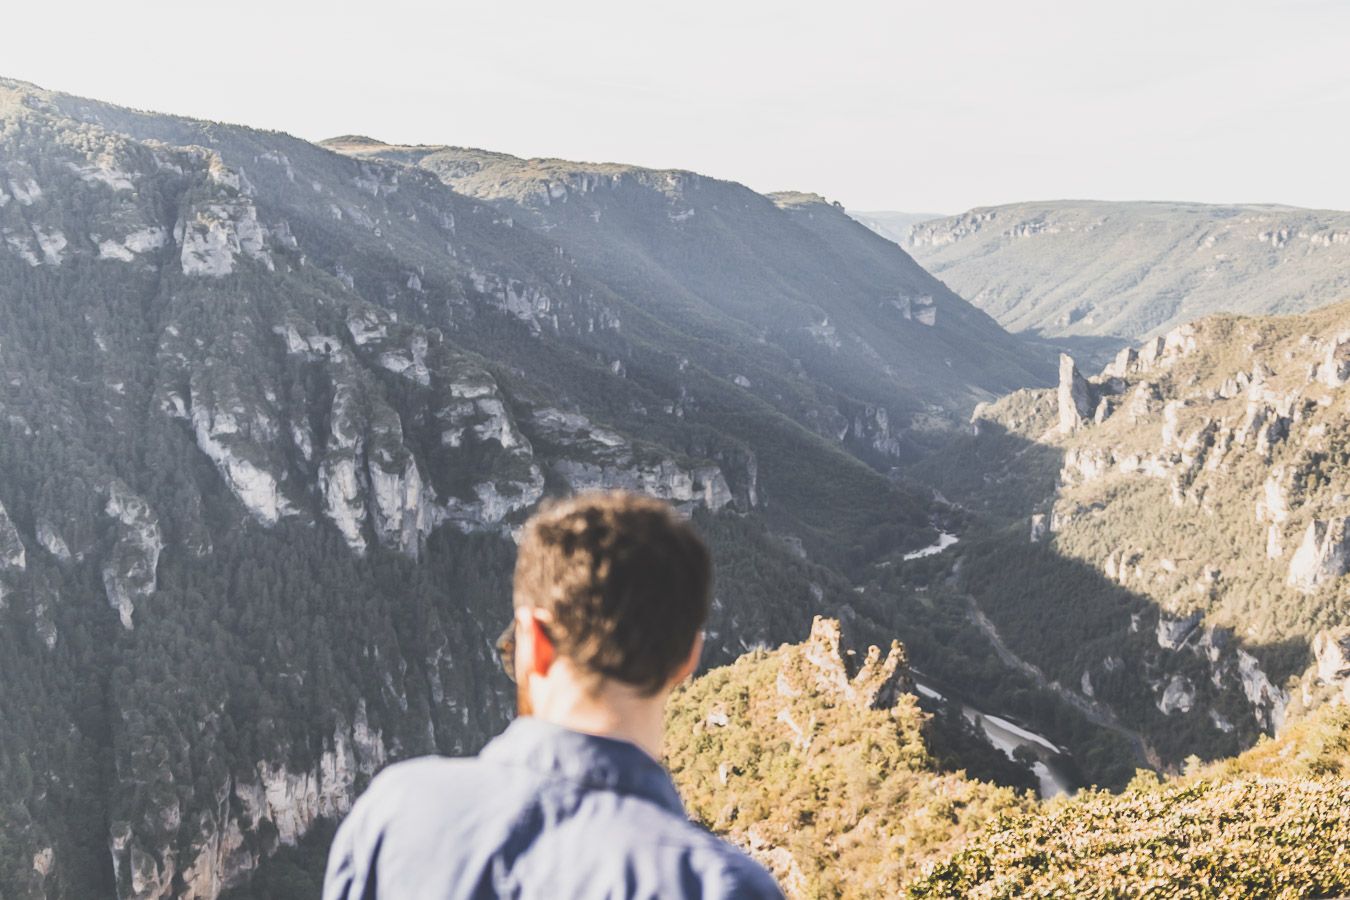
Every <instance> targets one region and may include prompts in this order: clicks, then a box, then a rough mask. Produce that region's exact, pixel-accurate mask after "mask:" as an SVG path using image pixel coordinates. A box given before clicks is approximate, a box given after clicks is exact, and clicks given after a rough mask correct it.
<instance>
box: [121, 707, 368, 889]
mask: <svg viewBox="0 0 1350 900" xmlns="http://www.w3.org/2000/svg"><path fill="white" fill-rule="evenodd" d="M387 761H388V750H387V749H386V747H385V743H384V739H383V737H382V735H381V734H380V733H379V732H376V731H373V730H372V729H371V728H370V725H369V723H368V722H367V720H366V711H365V704H364V702H362V703H361V704H359V705H358V707H357V710H356V715H355V717H354V720H353V721H352V723H351V725H350V726H348V727H341V726H340V727H339V728H338V729H336V730H335V731H334V733H333V736H332V739H331V740H330V741H329V742H327V746H326V747H325V749H324V751H323V753H322V754H321V755H320V757H319V760H318V761H317V762H316V763H315V764H314V766H312V767H311V768H308V769H304V770H301V771H295V770H293V769H292V768H291V767H290V766H288V765H287V764H285V763H277V762H272V761H268V760H263V761H259V762H258V764H257V766H256V768H255V771H253V772H245V773H240V774H237V775H235V776H233V777H229V778H227V779H226V780H225V782H224V783H223V784H222V785H220V786H219V788H218V789H217V790H216V791H215V794H214V798H213V802H212V803H210V804H209V805H208V806H207V808H205V809H203V810H201V812H200V813H199V815H198V817H197V819H196V821H194V822H193V823H192V828H191V831H192V834H191V840H190V841H189V842H188V843H187V845H186V846H184V845H180V844H179V842H178V841H177V840H176V836H177V833H178V832H179V829H180V826H182V825H184V824H186V823H183V822H180V821H179V814H178V806H177V801H172V802H171V803H170V804H169V805H166V806H163V807H162V808H161V810H160V813H159V814H158V815H157V816H156V817H155V818H154V821H153V826H154V827H149V825H148V823H145V822H141V823H133V822H131V821H126V820H119V821H114V822H113V823H112V825H111V827H110V830H109V841H108V847H109V850H110V852H111V854H112V859H113V866H114V870H115V877H116V879H117V883H118V886H119V894H120V896H122V897H128V898H135V900H167V898H170V897H172V898H175V900H215V898H216V897H217V896H219V895H220V893H221V892H222V891H224V890H225V889H227V888H230V887H235V886H237V885H239V884H241V883H243V882H244V881H245V880H246V879H247V878H248V876H249V875H250V874H251V873H252V872H253V871H254V870H255V869H256V868H257V866H258V863H259V862H260V861H261V859H262V857H263V856H265V855H267V854H270V853H271V852H272V851H273V850H274V849H275V848H276V846H278V845H280V846H295V845H296V844H297V843H298V842H299V841H300V839H301V838H303V837H304V836H305V834H306V833H308V831H309V830H310V828H312V827H313V826H314V824H315V823H316V822H318V821H319V820H321V819H326V820H329V821H335V820H338V819H340V818H341V817H342V816H343V815H345V814H346V812H347V811H348V810H349V809H350V808H351V805H352V803H353V802H354V801H355V799H356V785H357V780H358V778H369V777H370V776H372V775H374V774H375V773H376V772H377V771H378V770H379V769H381V768H383V766H384V765H385V763H386V762H387ZM264 834H266V835H271V836H272V837H271V838H270V839H269V840H264V839H263V835H264Z"/></svg>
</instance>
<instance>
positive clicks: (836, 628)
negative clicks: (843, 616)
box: [801, 616, 910, 709]
mask: <svg viewBox="0 0 1350 900" xmlns="http://www.w3.org/2000/svg"><path fill="white" fill-rule="evenodd" d="M801 649H802V657H803V659H805V660H806V661H807V662H808V663H810V664H811V666H812V668H813V673H814V674H813V680H814V682H815V685H814V686H815V689H816V690H817V691H819V692H821V693H824V694H827V695H832V696H835V697H838V698H840V699H842V700H845V701H847V702H849V703H852V704H854V705H856V706H857V707H859V708H860V709H889V708H890V707H892V706H894V705H895V702H896V699H897V698H898V697H899V696H900V695H901V694H902V693H906V692H907V691H908V690H909V687H910V684H909V674H908V669H907V668H906V661H905V650H904V647H902V646H901V645H900V643H899V642H898V641H892V642H891V646H890V648H889V649H888V650H887V651H886V655H885V656H884V657H883V656H882V653H881V648H880V647H877V646H875V645H873V646H870V647H868V648H867V650H866V651H864V653H863V655H861V656H860V655H859V653H858V651H857V650H855V649H852V648H850V647H848V646H847V645H846V643H845V638H844V632H843V628H842V626H841V625H840V623H839V620H837V619H826V618H823V617H821V616H816V617H815V619H814V620H813V621H812V623H811V636H810V637H809V638H808V639H807V641H806V643H805V644H803V645H802V648H801Z"/></svg>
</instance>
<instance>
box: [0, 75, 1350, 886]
mask: <svg viewBox="0 0 1350 900" xmlns="http://www.w3.org/2000/svg"><path fill="white" fill-rule="evenodd" d="M1344 215H1345V214H1341V213H1325V214H1324V213H1316V212H1311V211H1306V210H1294V209H1291V208H1284V207H1233V208H1227V207H1224V208H1219V207H1213V208H1210V207H1199V206H1197V205H1193V204H1118V205H1113V204H1064V203H1060V204H1023V205H1019V206H1016V207H999V208H994V209H987V210H976V211H972V212H971V213H967V214H965V215H964V216H958V217H951V218H947V219H941V220H936V221H933V220H929V221H923V222H918V223H917V224H916V223H914V222H912V221H910V220H907V219H906V220H900V219H896V218H894V217H884V216H881V215H880V214H877V216H876V217H875V220H874V221H873V222H872V223H871V225H872V227H873V228H877V229H878V230H880V231H882V232H883V233H890V234H892V236H894V235H897V234H899V233H900V232H899V231H896V230H895V229H905V231H904V233H905V234H906V235H908V238H907V239H905V240H901V241H900V242H899V243H897V242H896V241H894V240H888V239H886V238H885V237H882V236H880V235H878V234H877V233H875V232H874V231H873V230H869V228H868V227H864V224H860V222H859V221H855V220H854V218H851V217H850V215H849V214H847V213H846V212H845V211H844V209H843V208H842V206H840V205H839V204H837V203H833V202H830V201H829V200H826V199H825V198H823V197H821V196H819V195H816V194H811V193H804V192H797V191H787V192H778V193H772V194H762V193H758V192H756V191H754V190H751V189H750V188H748V187H746V186H744V185H741V184H738V183H735V182H732V181H727V180H723V179H719V178H715V177H712V176H709V175H704V174H701V173H697V172H692V171H687V170H682V169H651V168H644V167H641V166H632V165H625V164H618V163H588V162H574V161H567V160H558V159H523V158H518V157H515V156H511V155H508V154H504V153H498V152H494V151H489V150H480V149H472V148H462V147H454V146H449V145H440V144H436V145H406V144H397V143H385V142H383V141H381V140H377V139H374V138H371V137H364V136H359V135H346V136H342V137H338V138H333V139H331V140H327V141H323V142H321V143H313V142H309V141H305V140H301V139H299V138H295V137H292V136H290V135H287V134H284V133H281V132H276V131H265V130H259V129H253V128H249V127H245V126H240V125H230V124H224V123H219V122H210V121H204V120H198V119H190V118H184V117H179V116H174V115H168V114H159V113H151V112H145V111H139V110H133V109H128V108H124V107H119V106H116V105H112V104H108V103H103V102H100V101H97V100H92V99H85V98H80V97H74V96H70V95H67V94H63V93H60V92H54V91H48V90H44V89H42V88H39V87H37V86H34V85H31V84H27V83H24V82H18V81H12V80H7V79H0V373H2V374H3V378H0V823H3V827H0V896H4V897H17V898H24V900H38V898H42V900H46V898H63V897H86V896H109V897H111V896H116V897H118V898H137V900H158V898H168V897H175V898H180V897H181V898H192V900H216V898H218V897H227V898H236V900H245V898H250V897H254V896H257V897H266V896H268V895H269V892H271V893H272V894H275V893H276V892H277V891H281V890H282V888H279V887H277V885H283V884H284V885H291V886H292V887H288V888H286V889H285V891H287V892H294V893H295V895H297V896H304V895H308V894H312V893H313V888H314V887H315V885H316V881H315V879H316V878H317V877H318V873H317V867H318V866H320V865H321V862H322V858H323V846H322V845H323V843H324V841H326V840H327V839H329V838H330V837H331V834H332V829H333V828H334V827H335V826H336V823H337V822H339V821H340V820H341V819H342V817H343V816H344V815H345V814H346V812H347V811H348V810H349V809H350V807H351V804H352V803H353V801H354V800H355V798H356V797H357V796H358V795H359V794H360V793H361V791H362V790H364V788H365V787H366V785H367V784H368V783H369V782H370V780H371V778H372V777H374V776H375V775H376V774H377V773H378V772H379V771H380V770H381V769H382V768H383V767H385V766H386V765H388V764H390V763H392V762H395V761H398V760H401V759H406V758H409V757H413V756H418V755H423V754H431V753H439V754H447V755H466V754H471V753H475V752H476V751H477V750H478V749H479V748H480V747H481V746H482V745H483V744H484V743H485V742H486V741H487V740H488V739H489V738H490V737H491V736H492V735H493V734H495V733H497V732H498V731H499V730H500V729H501V728H502V727H503V726H504V725H505V723H506V722H507V721H508V720H509V718H510V716H511V715H512V711H513V708H514V695H513V693H512V689H511V685H510V684H509V682H507V681H506V679H505V678H504V676H502V675H501V673H500V671H499V670H498V667H497V661H496V651H495V650H494V649H493V639H494V637H495V635H496V634H497V633H498V632H499V631H500V629H501V626H502V624H503V623H504V622H505V621H506V620H507V617H508V616H509V615H510V607H509V598H510V579H511V570H512V566H513V561H514V556H515V539H516V536H517V534H518V532H519V529H520V527H521V525H522V524H523V523H524V521H525V520H526V518H527V517H528V516H529V515H530V514H531V513H532V512H533V511H534V510H536V509H537V508H538V507H539V506H540V504H541V503H544V502H546V501H547V500H548V499H549V498H551V497H556V496H564V495H568V494H571V493H574V492H579V491H585V490H591V489H597V488H605V487H621V488H626V489H630V490H637V491H642V492H644V493H648V494H651V495H653V496H656V497H660V498H662V499H664V500H667V501H669V502H670V503H671V504H673V505H674V506H675V507H676V508H677V509H678V510H679V511H680V512H681V513H682V514H683V515H686V516H688V517H689V518H690V519H691V520H692V521H693V522H694V523H695V525H696V527H697V528H698V529H699V530H700V532H701V533H702V534H703V535H704V536H705V537H706V539H707V541H708V543H709V545H710V546H711V548H712V551H713V555H714V559H715V563H716V570H717V577H716V586H715V595H714V599H713V610H712V616H711V619H710V621H709V622H708V627H707V633H706V645H705V646H706V649H705V658H704V666H703V669H702V671H701V674H700V675H699V677H698V678H696V679H695V680H694V681H693V682H692V683H691V684H690V685H689V686H688V687H687V688H685V689H682V690H681V692H680V693H679V694H678V695H677V700H676V703H675V706H674V708H673V709H672V710H671V713H670V729H669V747H668V757H669V761H670V764H671V768H672V771H673V772H674V774H675V776H676V778H677V781H679V783H680V786H681V788H682V791H683V792H684V795H685V798H686V802H687V804H688V806H689V809H690V812H691V814H693V815H694V816H695V817H696V818H697V819H698V820H699V821H701V822H702V823H703V824H705V825H707V826H708V827H710V828H712V829H714V830H715V831H717V832H719V833H721V834H724V835H726V836H728V837H729V838H731V839H732V840H734V841H735V842H736V843H738V844H739V845H740V846H742V847H744V848H745V849H747V851H749V852H750V853H752V854H753V855H754V856H756V858H758V859H760V860H761V861H762V862H764V863H765V865H766V866H768V867H769V868H770V869H772V870H773V871H774V873H775V874H776V875H777V876H778V877H779V878H780V880H781V881H782V882H783V884H784V885H785V886H787V888H788V890H789V892H790V893H793V894H794V895H795V896H818V895H827V896H835V895H839V896H883V895H887V896H888V895H897V894H898V893H899V892H900V891H902V890H909V891H911V892H913V895H914V896H960V895H962V894H963V893H966V892H968V891H973V890H976V889H977V888H978V889H979V890H986V888H988V890H987V894H988V895H989V896H1001V894H998V892H997V891H996V890H994V889H993V888H989V887H988V884H986V882H987V881H989V879H991V878H994V877H995V876H994V875H991V873H1003V874H999V875H998V877H1004V875H1005V874H1006V877H1007V879H1009V880H1008V881H1007V882H1006V884H1009V885H1013V884H1015V885H1017V886H1019V887H1020V888H1022V889H1027V890H1031V889H1033V888H1035V889H1039V888H1041V887H1043V886H1045V885H1052V886H1059V887H1062V884H1061V882H1059V881H1056V880H1055V879H1056V878H1059V877H1063V878H1069V877H1070V875H1067V874H1063V875H1062V876H1061V875H1054V876H1052V875H1048V874H1046V872H1045V871H1044V870H1043V869H1038V868H1037V867H1036V866H1035V865H1033V864H1031V863H1029V862H1028V861H1027V859H1026V858H1025V856H1024V855H1023V854H1022V848H1023V847H1024V846H1025V843H1026V842H1028V841H1042V842H1045V841H1049V842H1051V843H1054V844H1055V846H1056V848H1057V849H1056V851H1055V852H1056V853H1059V854H1061V856H1060V857H1057V858H1061V859H1064V860H1067V862H1065V864H1064V867H1063V872H1066V873H1067V872H1072V873H1078V874H1076V875H1074V876H1073V877H1079V875H1081V876H1082V877H1083V878H1088V879H1091V878H1099V879H1102V880H1101V881H1100V882H1093V883H1099V884H1101V885H1106V888H1103V890H1107V889H1108V888H1111V887H1112V886H1115V887H1118V886H1119V881H1118V880H1115V881H1113V880H1112V879H1120V878H1125V877H1127V875H1128V873H1129V872H1131V871H1134V870H1133V869H1132V868H1131V866H1134V865H1135V862H1133V861H1131V860H1129V859H1116V858H1115V857H1112V856H1111V855H1110V853H1109V852H1108V851H1107V850H1103V849H1101V848H1098V851H1097V852H1096V853H1095V855H1094V854H1089V853H1087V852H1086V851H1084V850H1083V847H1082V845H1081V844H1075V843H1074V842H1073V841H1072V840H1071V839H1068V838H1064V835H1066V834H1068V835H1072V834H1074V833H1076V830H1081V829H1083V828H1085V827H1086V826H1085V825H1084V824H1083V822H1085V821H1098V822H1104V823H1106V825H1104V826H1103V833H1104V834H1109V833H1112V831H1111V829H1126V828H1127V826H1126V825H1125V824H1123V823H1127V822H1129V821H1132V819H1131V817H1132V816H1136V817H1140V818H1139V821H1147V822H1148V823H1150V824H1149V827H1150V828H1153V827H1155V826H1156V828H1157V829H1158V830H1159V831H1160V832H1162V833H1166V828H1167V826H1166V822H1167V821H1168V818H1167V817H1168V816H1169V815H1171V813H1170V812H1169V810H1170V809H1171V808H1172V806H1171V805H1170V804H1171V803H1172V799H1171V798H1175V797H1178V796H1181V797H1184V798H1187V799H1188V802H1189V801H1190V800H1194V801H1195V803H1196V804H1198V806H1197V808H1198V809H1200V810H1201V813H1197V814H1196V815H1198V816H1202V814H1203V815H1208V814H1209V813H1210V811H1214V813H1213V814H1214V815H1221V816H1228V817H1235V818H1233V821H1235V822H1240V823H1245V824H1241V827H1242V828H1247V827H1248V826H1250V828H1251V829H1252V833H1253V834H1257V833H1266V832H1262V831H1261V829H1263V828H1267V827H1268V826H1269V823H1268V822H1267V821H1266V820H1265V819H1262V818H1261V817H1260V815H1258V813H1259V812H1260V810H1264V809H1266V807H1260V810H1258V813H1254V812H1252V811H1251V810H1250V809H1247V808H1246V807H1247V806H1249V805H1250V804H1252V803H1258V805H1259V803H1269V804H1270V807H1271V808H1276V807H1278V808H1281V809H1283V808H1285V807H1284V806H1282V804H1285V803H1286V800H1285V798H1290V797H1292V798H1304V797H1307V796H1311V795H1316V796H1317V797H1321V798H1322V799H1320V800H1318V801H1317V802H1315V803H1311V804H1310V805H1311V808H1312V809H1313V810H1314V811H1315V813H1316V815H1322V813H1323V812H1324V811H1325V808H1326V807H1327V806H1328V804H1330V802H1331V801H1329V800H1328V799H1327V798H1336V797H1339V796H1341V793H1343V792H1344V788H1345V785H1344V782H1342V781H1340V780H1337V779H1338V778H1340V773H1341V772H1342V771H1343V769H1342V767H1343V764H1344V763H1343V757H1344V752H1343V751H1344V741H1345V738H1344V734H1345V730H1346V729H1345V723H1344V722H1343V721H1342V719H1343V718H1344V716H1343V711H1344V703H1345V699H1346V698H1347V697H1350V662H1347V660H1350V594H1347V591H1350V578H1347V575H1348V574H1350V539H1347V528H1348V527H1350V526H1348V525H1347V521H1348V520H1347V515H1350V514H1348V513H1347V512H1346V503H1347V502H1350V501H1347V499H1346V498H1347V496H1350V481H1347V478H1348V477H1350V457H1348V456H1347V450H1346V447H1347V446H1350V306H1347V305H1345V303H1344V297H1345V296H1350V283H1347V282H1346V279H1345V276H1344V271H1343V270H1344V266H1343V265H1342V259H1341V254H1342V251H1344V249H1345V246H1344V245H1345V244H1346V242H1345V241H1343V240H1341V237H1338V235H1341V236H1343V235H1342V234H1341V233H1342V232H1343V231H1345V232H1346V233H1350V231H1346V229H1350V225H1346V224H1345V223H1343V222H1342V221H1341V219H1342V217H1344ZM859 216H860V217H861V218H862V219H864V220H866V214H859ZM886 229H892V230H891V231H890V232H887V231H886ZM1130 235H1133V236H1134V237H1129V236H1130ZM1103 241H1104V242H1105V243H1106V244H1107V245H1109V246H1110V247H1111V248H1114V249H1113V250H1112V252H1111V253H1107V252H1104V251H1103V249H1102V248H1103V245H1102V244H1101V243H1098V242H1103ZM911 253H913V254H914V255H913V256H911V255H910V254H911ZM1221 256H1222V257H1223V258H1222V259H1220V257H1221ZM1042 288H1044V289H1042ZM1168 298H1171V299H1168ZM1334 301H1340V305H1335V302H1334ZM1327 304H1332V305H1327ZM1212 313H1213V315H1211V314H1212ZM1272 313H1285V315H1272ZM1061 350H1067V351H1069V354H1068V355H1062V356H1061V355H1060V351H1061ZM1092 373H1099V374H1092ZM869 648H871V649H869ZM1289 759H1295V760H1296V761H1297V765H1294V766H1293V767H1292V769H1291V770H1290V771H1287V772H1282V771H1279V766H1280V765H1281V762H1280V761H1281V760H1284V761H1288V760H1289ZM1319 779H1320V780H1319ZM1319 792H1320V793H1319ZM1052 797H1057V798H1058V799H1055V800H1054V801H1053V802H1050V803H1044V802H1042V799H1045V800H1049V799H1050V798H1052ZM1288 802H1289V803H1290V804H1291V805H1296V804H1295V801H1293V800H1291V801H1288ZM1310 815H1311V814H1310ZM1244 816H1245V817H1246V818H1243V817H1244ZM1202 817H1203V816H1202ZM1306 818H1307V817H1306V816H1305V817H1304V819H1299V818H1297V817H1296V816H1295V817H1294V818H1293V819H1280V820H1279V821H1278V822H1277V823H1276V825H1274V826H1269V827H1273V828H1276V830H1278V829H1284V828H1288V829H1295V830H1296V829H1297V828H1302V827H1304V826H1307V827H1313V826H1315V825H1317V824H1318V822H1319V821H1322V820H1314V821H1312V822H1311V823H1310V822H1308V821H1305V819H1306ZM1333 820H1334V821H1333ZM1192 821H1193V820H1192V819H1187V822H1192ZM1325 821H1326V822H1327V823H1329V824H1327V830H1326V834H1329V835H1332V836H1333V837H1335V836H1338V835H1341V834H1342V827H1343V822H1342V821H1341V819H1340V818H1335V816H1333V815H1332V814H1331V813H1327V818H1326V819H1325ZM1009 823H1016V824H1009ZM1158 823H1162V824H1158ZM1244 833H1245V832H1244ZM1280 833H1281V834H1283V833H1284V832H1282V831H1281V832H1280ZM1132 834H1133V833H1132ZM1033 836H1034V837H1033ZM1131 839H1133V838H1131ZM1253 839H1255V838H1253ZM1094 840H1096V838H1094ZM1101 840H1103V841H1105V840H1106V838H1102V839H1101ZM1055 842H1059V843H1055ZM1126 843H1128V841H1127V842H1126ZM1197 846H1202V849H1203V852H1200V851H1197V853H1196V854H1195V855H1194V856H1193V857H1186V859H1185V860H1183V861H1182V862H1179V863H1177V868H1176V870H1175V873H1176V877H1190V876H1189V873H1190V872H1191V871H1192V870H1191V869H1189V868H1187V866H1191V865H1194V866H1196V867H1202V866H1203V865H1204V864H1205V863H1206V860H1209V859H1213V858H1221V859H1225V860H1227V859H1229V857H1228V856H1227V855H1225V854H1228V853H1229V848H1227V847H1224V846H1218V845H1216V844H1214V843H1213V842H1210V843H1205V842H1200V843H1199V844H1197ZM1314 850H1316V852H1317V853H1323V852H1324V851H1325V852H1327V853H1329V852H1330V851H1327V850H1326V847H1324V846H1323V845H1322V844H1320V843H1319V844H1317V845H1316V847H1314ZM1178 852H1180V851H1178ZM1205 854H1210V855H1205ZM1277 856H1278V854H1276V855H1275V856H1271V857H1270V860H1276V861H1278V859H1277ZM1263 858H1264V857H1263ZM1317 858H1318V859H1323V858H1324V857H1322V856H1319V857H1317ZM1270 860H1267V862H1266V863H1263V865H1265V864H1268V865H1275V862H1271V861H1270ZM1289 865H1290V867H1291V871H1296V872H1297V873H1299V877H1301V878H1305V879H1312V880H1306V881H1305V882H1300V883H1307V884H1314V883H1316V884H1318V885H1324V886H1325V885H1333V886H1339V887H1337V889H1346V888H1350V882H1347V880H1346V879H1344V878H1342V875H1341V873H1340V870H1339V869H1337V868H1336V867H1335V866H1333V865H1331V864H1330V863H1328V868H1327V872H1328V873H1329V874H1328V875H1327V876H1326V879H1325V880H1324V881H1316V879H1315V878H1314V875H1313V874H1309V871H1307V870H1306V869H1305V868H1299V867H1298V866H1297V865H1294V864H1293V863H1289ZM1057 871H1058V870H1057ZM1263 871H1264V870H1263ZM1122 873H1126V874H1122ZM1260 875H1261V873H1257V874H1256V875H1252V876H1251V877H1252V878H1253V879H1255V880H1253V881H1250V882H1242V881H1240V880H1239V881H1235V882H1234V885H1236V887H1235V888H1234V890H1237V889H1238V888H1240V887H1242V886H1243V885H1246V886H1251V885H1253V884H1255V885H1262V884H1265V882H1261V881H1260V880H1259V877H1258V876H1260ZM1243 877H1245V876H1243ZM1261 877H1263V876H1261ZM1009 890H1011V888H1009ZM254 891H257V892H258V893H252V892H254Z"/></svg>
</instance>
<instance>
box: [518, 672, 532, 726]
mask: <svg viewBox="0 0 1350 900" xmlns="http://www.w3.org/2000/svg"><path fill="white" fill-rule="evenodd" d="M523 674H524V673H520V674H518V675H517V676H516V714H517V715H521V716H532V715H534V704H533V703H531V702H530V689H529V688H528V687H526V685H525V678H522V677H520V675H523Z"/></svg>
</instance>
